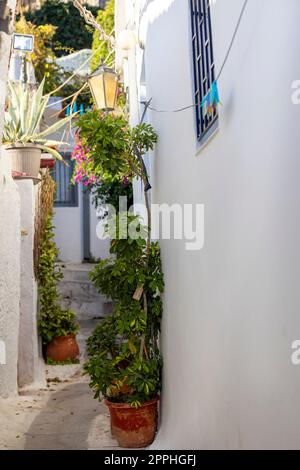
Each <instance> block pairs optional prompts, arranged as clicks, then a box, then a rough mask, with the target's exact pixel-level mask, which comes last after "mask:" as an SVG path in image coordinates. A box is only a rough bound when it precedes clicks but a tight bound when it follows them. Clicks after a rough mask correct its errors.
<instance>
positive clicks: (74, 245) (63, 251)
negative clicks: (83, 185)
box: [54, 188, 83, 263]
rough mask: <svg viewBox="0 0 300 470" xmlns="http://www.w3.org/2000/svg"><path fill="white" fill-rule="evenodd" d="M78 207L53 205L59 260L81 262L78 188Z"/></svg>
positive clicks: (79, 192)
mask: <svg viewBox="0 0 300 470" xmlns="http://www.w3.org/2000/svg"><path fill="white" fill-rule="evenodd" d="M78 200H79V203H78V207H55V208H54V226H55V242H56V244H57V246H58V248H59V250H60V255H59V258H60V260H61V261H65V262H72V263H81V262H82V258H83V244H82V236H83V233H82V232H83V226H82V209H81V208H82V193H81V189H80V188H78Z"/></svg>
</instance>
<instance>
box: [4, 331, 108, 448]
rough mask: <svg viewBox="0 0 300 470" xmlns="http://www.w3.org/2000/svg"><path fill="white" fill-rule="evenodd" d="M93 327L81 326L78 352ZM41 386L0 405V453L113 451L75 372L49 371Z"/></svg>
mask: <svg viewBox="0 0 300 470" xmlns="http://www.w3.org/2000/svg"><path fill="white" fill-rule="evenodd" d="M93 326H94V325H93V322H86V323H84V324H83V325H82V329H81V333H80V336H79V343H80V346H81V349H82V350H83V349H84V348H83V344H84V340H85V338H86V336H87V335H88V334H89V332H90V331H91V329H92V327H93ZM83 360H84V357H82V358H81V361H83ZM47 380H48V386H47V388H46V389H43V390H37V391H36V392H31V393H30V394H29V393H27V394H24V395H21V396H18V397H16V398H15V399H9V400H3V399H2V400H1V399H0V417H1V419H0V422H1V425H0V449H50V450H54V449H58V450H59V449H67V450H68V449H108V448H109V449H115V448H117V444H116V441H114V440H113V439H112V438H111V434H110V420H109V416H108V413H107V410H106V408H105V407H104V406H103V405H102V404H101V403H99V402H98V401H96V400H94V399H93V393H92V392H91V390H90V388H89V386H88V378H87V377H83V376H82V373H81V366H79V365H74V366H50V367H48V368H47Z"/></svg>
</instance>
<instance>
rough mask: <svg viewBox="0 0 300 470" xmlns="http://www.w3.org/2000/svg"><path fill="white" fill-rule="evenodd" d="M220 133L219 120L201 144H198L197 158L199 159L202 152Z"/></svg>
mask: <svg viewBox="0 0 300 470" xmlns="http://www.w3.org/2000/svg"><path fill="white" fill-rule="evenodd" d="M218 132H219V120H218V119H217V121H216V122H215V123H214V124H213V126H212V127H211V128H210V129H209V131H208V132H207V134H206V135H205V136H204V137H203V139H202V140H201V141H200V142H197V148H196V154H195V156H196V157H198V156H199V155H200V153H201V152H202V150H203V149H204V148H205V147H206V146H207V145H208V144H209V143H210V142H211V140H212V139H213V138H214V137H215V135H216V134H217V133H218Z"/></svg>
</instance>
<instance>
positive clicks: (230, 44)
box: [141, 0, 248, 113]
mask: <svg viewBox="0 0 300 470" xmlns="http://www.w3.org/2000/svg"><path fill="white" fill-rule="evenodd" d="M247 4H248V0H245V1H244V4H243V7H242V9H241V13H240V15H239V18H238V21H237V24H236V27H235V29H234V32H233V36H232V38H231V41H230V43H229V47H228V49H227V52H226V55H225V58H224V60H223V62H222V65H221V68H220V71H219V73H218V75H217V78H216V80H215V81H214V82H213V84H212V87H211V89H210V91H209V93H208V94H207V95H206V97H205V98H204V100H203V101H202V102H201V103H199V102H197V103H195V104H191V105H189V106H184V107H183V108H178V109H173V110H167V109H156V108H154V107H152V106H151V105H150V104H148V102H145V101H142V102H141V104H144V106H146V105H147V104H148V105H147V108H146V109H150V110H151V111H154V112H156V113H181V112H182V111H186V110H187V109H191V108H195V107H197V106H200V107H203V106H204V105H206V104H208V101H211V97H210V95H211V94H212V93H214V97H215V99H216V100H217V101H216V102H217V103H219V102H220V101H219V96H218V89H217V81H218V80H219V78H220V76H221V74H222V72H223V70H224V67H225V65H226V63H227V61H228V59H229V57H230V52H231V50H232V47H233V45H234V41H235V39H236V36H237V33H238V31H239V28H240V25H241V22H242V19H243V16H244V13H245V10H246V7H247Z"/></svg>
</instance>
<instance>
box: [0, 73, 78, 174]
mask: <svg viewBox="0 0 300 470" xmlns="http://www.w3.org/2000/svg"><path fill="white" fill-rule="evenodd" d="M44 83H45V80H43V81H42V82H41V84H40V86H39V88H38V90H29V89H28V88H27V87H25V88H24V87H23V86H22V84H21V83H12V82H9V83H8V89H9V99H8V106H7V110H6V112H5V119H4V132H3V143H4V144H5V146H6V149H7V151H8V152H9V154H10V156H11V162H12V170H13V171H16V172H19V173H22V174H24V173H25V174H26V175H28V176H33V177H37V176H38V174H39V171H40V164H41V154H42V151H43V152H46V153H50V154H51V155H53V157H55V158H57V159H59V160H62V157H61V155H60V154H59V152H58V151H57V150H56V149H55V148H53V147H54V146H55V145H61V144H62V142H56V141H53V140H52V141H51V140H48V139H47V136H49V135H50V134H53V133H54V132H56V131H58V130H59V129H60V128H62V127H63V126H65V125H66V124H67V123H68V122H70V120H71V119H72V117H73V115H70V116H68V117H66V118H64V119H59V120H58V121H57V122H56V123H55V124H53V125H52V126H50V127H47V128H46V129H43V130H41V123H42V118H43V115H44V111H45V109H46V107H47V104H48V101H49V97H50V95H45V96H43V89H44Z"/></svg>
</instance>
